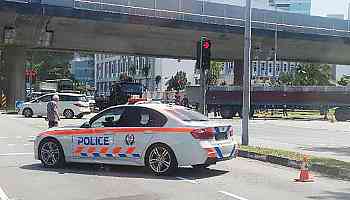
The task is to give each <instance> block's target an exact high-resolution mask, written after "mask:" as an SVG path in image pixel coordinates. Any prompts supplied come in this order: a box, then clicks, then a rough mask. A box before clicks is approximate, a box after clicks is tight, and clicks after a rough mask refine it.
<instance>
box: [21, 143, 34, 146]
mask: <svg viewBox="0 0 350 200" xmlns="http://www.w3.org/2000/svg"><path fill="white" fill-rule="evenodd" d="M23 145H24V146H30V145H33V144H32V143H27V144H23Z"/></svg>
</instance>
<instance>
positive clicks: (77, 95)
mask: <svg viewBox="0 0 350 200" xmlns="http://www.w3.org/2000/svg"><path fill="white" fill-rule="evenodd" d="M47 95H67V96H75V97H81V96H85V95H84V94H77V93H50V94H47Z"/></svg>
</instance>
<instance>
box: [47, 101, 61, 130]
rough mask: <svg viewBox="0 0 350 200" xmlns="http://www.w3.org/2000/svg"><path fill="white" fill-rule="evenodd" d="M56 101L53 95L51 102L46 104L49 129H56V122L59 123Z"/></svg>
mask: <svg viewBox="0 0 350 200" xmlns="http://www.w3.org/2000/svg"><path fill="white" fill-rule="evenodd" d="M58 101H59V97H58V95H53V97H52V101H50V102H49V103H48V104H47V120H48V121H49V128H52V127H58V121H60V115H59V113H58Z"/></svg>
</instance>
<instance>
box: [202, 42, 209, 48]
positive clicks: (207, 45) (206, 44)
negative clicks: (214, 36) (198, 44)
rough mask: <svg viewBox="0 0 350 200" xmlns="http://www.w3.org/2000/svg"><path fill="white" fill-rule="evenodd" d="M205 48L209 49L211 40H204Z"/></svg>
mask: <svg viewBox="0 0 350 200" xmlns="http://www.w3.org/2000/svg"><path fill="white" fill-rule="evenodd" d="M203 48H204V49H209V48H210V42H209V41H204V42H203Z"/></svg>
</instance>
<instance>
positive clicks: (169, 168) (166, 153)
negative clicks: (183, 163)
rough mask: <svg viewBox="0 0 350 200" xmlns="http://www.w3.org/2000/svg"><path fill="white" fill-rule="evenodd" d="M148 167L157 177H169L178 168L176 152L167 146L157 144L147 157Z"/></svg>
mask: <svg viewBox="0 0 350 200" xmlns="http://www.w3.org/2000/svg"><path fill="white" fill-rule="evenodd" d="M146 166H147V167H148V168H149V170H150V171H152V172H153V173H154V174H155V175H157V176H159V175H169V174H171V173H172V172H174V171H175V169H176V168H177V161H176V157H175V154H174V152H173V151H172V150H171V149H170V148H169V147H168V146H166V145H162V144H156V145H154V146H152V147H151V148H150V150H149V151H148V155H147V156H146Z"/></svg>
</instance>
